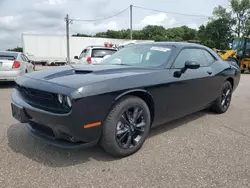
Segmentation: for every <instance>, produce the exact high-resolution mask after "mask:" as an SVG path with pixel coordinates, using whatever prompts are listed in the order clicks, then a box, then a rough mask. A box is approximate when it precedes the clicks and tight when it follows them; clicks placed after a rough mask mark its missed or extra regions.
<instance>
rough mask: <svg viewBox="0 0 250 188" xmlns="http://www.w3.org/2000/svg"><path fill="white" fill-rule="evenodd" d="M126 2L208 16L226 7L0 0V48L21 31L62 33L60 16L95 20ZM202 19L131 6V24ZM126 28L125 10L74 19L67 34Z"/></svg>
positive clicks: (180, 0)
mask: <svg viewBox="0 0 250 188" xmlns="http://www.w3.org/2000/svg"><path fill="white" fill-rule="evenodd" d="M130 4H133V5H137V6H141V7H146V8H151V9H157V10H163V11H167V12H178V13H184V14H195V15H207V16H211V15H212V11H213V8H214V7H215V6H218V5H223V6H228V0H0V50H5V49H8V48H13V47H16V46H17V45H19V46H22V43H21V34H22V33H24V32H25V33H39V34H43V33H45V34H60V35H61V34H65V22H64V17H65V15H66V14H67V13H68V14H69V16H70V18H77V19H99V18H103V17H106V16H110V15H113V14H116V13H117V12H120V11H122V10H123V9H125V8H126V7H128V6H129V5H130ZM206 21H207V20H206V18H205V19H204V18H201V17H192V16H180V15H175V14H165V13H160V12H154V11H148V10H142V9H138V8H133V27H134V29H141V28H142V27H144V26H146V25H148V24H152V25H163V26H164V27H166V28H168V27H175V26H181V25H187V26H189V27H192V28H198V26H199V25H201V24H203V23H206ZM126 28H129V10H127V11H125V12H124V13H123V14H121V15H119V16H117V17H114V18H111V19H108V20H105V21H98V22H74V23H73V24H72V25H71V26H70V32H71V34H74V33H86V34H95V33H96V32H101V31H106V30H107V29H114V30H118V29H126Z"/></svg>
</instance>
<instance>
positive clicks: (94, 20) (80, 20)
mask: <svg viewBox="0 0 250 188" xmlns="http://www.w3.org/2000/svg"><path fill="white" fill-rule="evenodd" d="M128 9H129V7H127V8H125V9H124V10H122V11H120V12H118V13H116V14H114V15H111V16H108V17H104V18H100V19H93V20H82V19H70V20H71V21H76V22H96V21H102V20H107V19H110V18H113V17H116V16H118V15H120V14H122V13H124V12H125V11H126V10H128Z"/></svg>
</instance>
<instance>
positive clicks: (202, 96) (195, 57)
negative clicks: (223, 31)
mask: <svg viewBox="0 0 250 188" xmlns="http://www.w3.org/2000/svg"><path fill="white" fill-rule="evenodd" d="M187 61H195V62H197V63H199V64H200V68H198V69H187V70H186V71H185V72H184V73H183V74H181V76H180V77H176V76H175V72H178V71H180V69H181V68H183V67H184V66H185V62H187ZM169 71H170V75H171V79H172V80H171V83H170V84H169V85H168V90H167V91H168V92H167V95H168V96H172V97H167V98H166V101H165V102H166V104H165V105H166V108H167V114H166V116H167V120H168V118H170V119H171V118H172V119H175V118H178V117H182V116H185V115H188V114H190V113H193V112H195V111H198V110H200V109H202V108H203V107H205V106H206V105H207V104H208V103H210V102H212V101H211V100H212V97H211V96H212V95H211V94H210V92H213V91H212V90H213V89H212V88H213V86H212V85H213V84H214V83H213V79H212V77H213V76H212V72H211V68H210V65H209V62H208V60H207V58H206V56H205V55H204V52H203V49H199V48H184V49H182V50H181V51H180V53H179V55H178V56H177V58H176V59H175V61H174V63H173V65H172V67H171V69H170V70H169Z"/></svg>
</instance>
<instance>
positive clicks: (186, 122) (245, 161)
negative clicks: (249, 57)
mask: <svg viewBox="0 0 250 188" xmlns="http://www.w3.org/2000/svg"><path fill="white" fill-rule="evenodd" d="M249 83H250V75H242V78H241V82H240V85H239V87H238V88H237V90H236V92H235V93H234V95H233V99H232V104H231V107H230V108H229V110H228V112H227V113H225V114H223V115H216V114H212V113H210V112H208V111H202V112H198V113H195V114H193V115H190V116H187V117H185V118H182V119H180V120H177V121H174V122H172V123H168V124H166V125H163V126H160V127H157V128H155V129H153V130H152V131H151V134H150V136H149V138H148V139H147V141H146V142H145V144H144V146H143V147H142V149H141V150H140V151H139V152H137V153H136V154H134V155H132V156H130V157H127V158H123V159H114V158H112V157H110V156H109V155H107V154H106V153H104V152H103V151H102V150H101V149H100V148H98V147H95V148H89V149H84V150H62V149H58V148H55V147H52V146H49V145H46V144H44V143H43V142H41V141H39V140H36V139H34V138H33V137H31V136H29V135H28V134H27V133H26V131H25V130H24V126H23V125H22V124H19V123H18V122H17V121H15V120H14V119H13V118H12V116H11V111H10V94H11V91H12V88H13V84H1V85H0V96H1V99H0V100H1V101H0V104H1V108H0V159H1V160H0V185H1V186H0V187H4V188H7V187H15V188H16V187H23V188H30V187H32V188H33V187H36V188H39V187H41V188H47V187H49V188H53V187H57V188H58V187H60V188H64V187H76V188H80V187H81V188H82V187H108V188H111V187H116V188H117V187H136V188H137V187H138V188H139V187H150V188H153V187H164V188H166V187H170V188H175V187H187V188H190V187H216V188H218V187H232V188H236V187H237V188H238V187H250V147H249V144H250V126H249V120H250V113H249V112H250V105H249V104H248V102H249V101H250V100H249V99H250V89H249V86H250V84H249Z"/></svg>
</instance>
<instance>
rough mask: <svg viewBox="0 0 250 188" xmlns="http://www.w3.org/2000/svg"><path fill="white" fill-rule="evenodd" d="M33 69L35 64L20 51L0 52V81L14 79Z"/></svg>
mask: <svg viewBox="0 0 250 188" xmlns="http://www.w3.org/2000/svg"><path fill="white" fill-rule="evenodd" d="M34 70H35V65H34V64H33V62H32V61H31V60H29V58H28V57H27V56H26V55H25V54H23V53H20V52H10V51H3V52H0V81H14V80H15V79H16V78H17V77H18V76H21V75H23V74H25V73H29V72H32V71H34Z"/></svg>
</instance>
